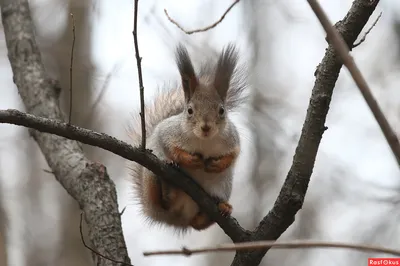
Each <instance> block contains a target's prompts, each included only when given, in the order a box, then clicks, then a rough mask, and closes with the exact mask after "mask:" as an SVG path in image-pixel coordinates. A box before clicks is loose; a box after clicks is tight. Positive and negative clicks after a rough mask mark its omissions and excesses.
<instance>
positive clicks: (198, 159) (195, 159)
mask: <svg viewBox="0 0 400 266" xmlns="http://www.w3.org/2000/svg"><path fill="white" fill-rule="evenodd" d="M183 164H184V165H185V166H186V167H190V168H192V169H200V168H203V167H204V160H203V155H201V154H200V153H187V154H186V155H185V160H184V162H183Z"/></svg>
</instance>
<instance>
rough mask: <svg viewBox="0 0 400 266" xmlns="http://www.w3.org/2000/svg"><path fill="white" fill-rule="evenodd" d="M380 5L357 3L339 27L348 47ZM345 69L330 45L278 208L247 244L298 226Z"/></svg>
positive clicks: (244, 260) (249, 261)
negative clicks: (330, 105) (336, 91)
mask: <svg viewBox="0 0 400 266" xmlns="http://www.w3.org/2000/svg"><path fill="white" fill-rule="evenodd" d="M378 2H379V1H375V2H374V3H371V2H370V1H365V0H355V1H354V2H353V5H352V7H351V8H350V10H349V12H348V13H347V14H346V16H345V17H344V19H343V20H342V21H341V22H340V23H338V29H339V32H340V33H341V34H342V35H343V38H344V39H345V41H346V42H347V43H348V44H353V43H354V41H355V40H356V38H357V36H358V35H359V34H360V32H361V30H362V28H363V27H364V26H365V24H366V23H367V22H368V19H369V17H370V16H371V14H372V13H373V11H374V10H375V7H376V5H377V4H378ZM342 65H343V63H342V61H341V60H340V58H339V56H338V55H337V54H336V52H335V49H334V48H333V47H332V45H329V47H328V49H327V50H326V52H325V56H324V58H323V59H322V62H321V63H320V65H319V67H318V70H317V71H316V81H315V84H314V88H313V90H312V93H311V98H310V102H309V105H308V109H307V114H306V118H305V122H304V124H303V128H302V131H301V135H300V139H299V142H298V145H297V148H296V151H295V154H294V156H293V163H292V166H291V168H290V170H289V172H288V174H287V177H286V180H285V182H284V184H283V186H282V189H281V191H280V193H279V196H278V198H277V199H276V201H275V204H274V207H273V208H272V210H271V211H270V212H269V213H268V215H266V216H265V217H264V218H263V219H262V220H261V222H260V223H259V225H258V228H257V229H256V230H255V231H254V232H253V233H252V234H251V237H250V239H247V240H246V241H258V240H276V239H278V238H279V237H280V236H281V234H282V233H283V232H285V231H286V229H287V228H288V227H289V226H290V225H291V224H292V223H293V222H294V220H295V215H296V214H297V212H298V211H299V210H300V209H301V208H302V206H303V202H304V197H305V194H306V192H307V188H308V184H309V182H310V178H311V174H312V172H313V168H314V164H315V159H316V156H317V152H318V148H319V144H320V142H321V139H322V134H323V133H324V131H325V130H326V129H327V127H326V126H325V121H326V116H327V114H328V110H329V104H330V102H331V98H332V94H333V89H334V87H335V83H336V80H337V78H338V77H339V72H340V69H341V67H342ZM267 251H268V248H266V249H263V250H254V251H240V252H237V253H236V256H235V259H234V261H233V263H232V265H234V266H239V265H259V264H260V262H261V259H262V258H263V257H264V255H265V253H266V252H267Z"/></svg>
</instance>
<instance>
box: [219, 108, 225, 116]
mask: <svg viewBox="0 0 400 266" xmlns="http://www.w3.org/2000/svg"><path fill="white" fill-rule="evenodd" d="M218 113H219V115H224V113H225V109H224V107H222V106H221V107H220V108H219V111H218Z"/></svg>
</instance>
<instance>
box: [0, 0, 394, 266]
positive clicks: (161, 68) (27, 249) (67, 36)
mask: <svg viewBox="0 0 400 266" xmlns="http://www.w3.org/2000/svg"><path fill="white" fill-rule="evenodd" d="M231 3H232V0H220V1H211V0H191V1H182V0H163V1H159V0H146V1H140V2H139V26H138V27H139V28H138V34H139V35H138V36H139V47H140V54H141V56H142V57H143V61H142V66H143V75H144V87H145V97H146V99H150V98H151V97H152V96H153V95H154V92H155V89H156V88H157V87H158V86H168V85H171V84H173V83H174V82H176V81H178V71H177V69H176V66H175V63H174V54H173V51H174V48H175V45H176V44H177V43H178V42H179V41H182V42H184V43H185V44H187V45H188V47H189V51H190V53H191V54H192V55H193V60H194V62H195V63H196V64H197V63H199V62H200V60H201V59H202V58H204V56H210V55H213V54H215V53H216V52H218V51H220V49H221V48H222V46H223V45H225V44H227V43H228V42H231V41H232V42H235V43H236V44H237V45H238V47H239V49H240V52H241V55H242V60H243V62H247V63H248V67H249V72H250V73H251V79H250V82H251V89H252V99H251V102H250V104H249V108H247V109H246V112H243V113H240V114H235V116H234V118H235V120H236V121H237V122H238V125H239V128H240V132H241V137H242V143H243V145H244V150H243V153H242V155H241V157H240V161H239V164H238V166H237V171H236V176H235V183H234V189H233V195H232V200H231V201H232V204H233V207H234V212H233V216H234V217H236V218H237V219H238V221H239V222H240V223H241V225H242V226H243V227H245V228H248V229H253V228H254V227H255V226H256V225H257V224H258V222H259V221H260V220H261V218H262V217H263V216H264V215H265V214H266V213H267V212H268V211H269V210H270V208H271V207H272V204H273V202H274V200H275V199H276V197H277V194H278V192H279V190H280V188H281V185H282V183H283V180H284V178H285V177H286V174H287V171H288V169H289V167H290V165H291V163H292V156H293V154H294V149H295V147H296V145H297V140H298V137H299V134H300V130H301V126H302V123H303V122H304V117H305V114H306V108H307V106H308V103H309V97H310V95H311V89H312V87H313V84H314V75H313V74H314V71H315V69H316V66H317V65H318V64H319V62H320V60H321V59H322V57H323V54H324V52H325V48H326V47H327V43H326V41H325V32H324V31H323V29H322V27H321V25H320V23H319V22H318V20H317V19H316V17H315V15H314V14H313V13H312V11H311V9H310V7H309V5H308V3H307V2H306V1H305V0H280V1H278V0H253V1H241V2H240V3H239V4H237V5H236V6H235V7H234V8H233V9H232V10H231V12H230V13H229V14H228V15H227V16H226V17H225V19H224V21H223V22H222V23H220V24H219V25H218V26H217V27H216V28H215V29H212V30H210V31H207V32H204V33H197V34H193V35H186V34H185V33H183V32H182V31H180V30H179V29H178V28H177V27H176V26H175V25H173V24H171V23H170V22H169V21H168V19H167V18H166V16H165V14H164V8H165V9H167V10H168V13H169V15H170V16H171V17H172V18H174V19H175V20H176V21H177V22H179V23H180V25H182V26H183V27H184V28H186V29H196V28H201V27H204V26H207V25H209V24H211V23H213V22H214V21H216V20H217V19H218V18H219V17H220V16H221V15H222V14H223V13H224V12H225V10H226V8H227V7H228V6H229V5H230V4H231ZM320 3H321V5H322V7H323V8H324V10H325V11H326V12H327V14H328V15H329V18H330V20H331V22H332V23H336V22H337V21H338V20H340V19H342V18H343V16H344V15H345V14H346V12H347V11H348V9H349V8H350V6H351V3H352V1H350V0H324V1H320ZM30 4H31V10H32V15H33V18H34V21H35V23H36V30H37V35H38V37H37V38H38V39H37V40H38V41H39V44H40V47H41V49H42V50H41V51H42V54H43V56H44V59H45V64H46V68H47V70H48V71H49V73H50V74H51V75H53V76H54V77H56V78H57V79H59V80H60V82H61V85H62V88H63V92H62V99H63V108H64V111H67V110H68V103H69V97H68V88H69V66H70V51H71V44H72V23H71V17H70V15H69V14H70V13H73V14H74V18H75V24H76V46H75V56H74V67H73V80H74V81H73V111H72V122H73V123H74V124H77V125H79V126H83V127H87V128H90V129H94V130H97V131H101V132H105V133H108V134H110V135H113V136H115V137H117V138H119V139H122V140H125V141H129V136H128V131H127V129H128V127H129V125H130V120H131V117H132V114H133V113H134V112H136V111H137V110H138V107H139V88H138V82H137V69H136V61H135V52H134V45H133V37H132V26H133V10H134V9H133V1H132V0H120V1H118V2H114V1H106V0H69V1H68V0H32V1H30ZM381 11H382V12H383V13H382V17H381V18H380V20H379V22H378V23H377V25H376V26H375V27H374V28H373V30H372V31H371V32H370V33H369V35H368V36H367V38H366V41H365V42H364V43H362V44H361V45H360V46H359V47H357V48H355V50H354V52H353V56H354V58H355V60H356V63H357V64H358V66H359V67H360V69H361V71H362V72H363V74H364V76H365V77H366V79H367V81H368V82H369V85H370V86H371V88H372V90H373V94H374V95H375V97H376V99H377V100H378V102H379V103H380V105H381V106H382V109H383V110H384V112H385V114H386V115H387V117H388V119H389V121H390V123H391V124H392V125H393V128H394V129H395V131H396V132H400V93H399V91H398V90H399V84H400V42H399V41H400V2H399V1H397V0H382V1H381V2H380V4H379V5H378V8H377V10H376V11H375V13H374V14H373V15H372V17H371V19H370V21H369V23H368V24H367V26H366V27H365V28H364V30H363V32H365V31H366V30H367V29H368V28H369V27H370V26H371V24H372V23H373V22H374V21H375V20H376V18H377V17H378V15H379V13H380V12H381ZM362 35H363V33H362V34H361V36H362ZM0 52H1V54H0V60H1V63H0V67H1V71H0V73H1V74H0V81H1V83H2V84H3V85H2V86H1V88H0V109H7V108H16V109H20V110H24V109H23V108H24V107H23V104H22V102H21V100H20V98H19V95H18V92H17V89H16V88H15V85H14V84H13V81H12V72H11V68H10V64H9V61H8V58H7V50H6V46H5V42H4V35H2V37H1V48H0ZM326 125H327V126H328V128H329V129H328V130H327V131H326V132H325V133H324V136H323V139H322V143H321V146H320V149H319V152H318V156H317V161H316V166H315V168H314V173H313V176H312V178H311V184H310V187H309V190H308V193H307V196H306V202H305V204H304V207H303V209H302V210H301V211H300V212H299V213H298V215H297V217H296V221H295V223H294V224H293V225H292V226H291V227H290V228H289V229H288V230H287V232H285V234H284V235H283V236H282V237H281V240H282V239H284V240H288V239H315V240H324V241H329V240H332V241H333V240H335V241H345V242H355V243H365V244H374V245H383V246H386V247H392V248H395V247H398V246H399V244H400V238H399V235H400V225H399V223H398V221H399V219H400V212H399V209H398V208H399V204H400V173H399V169H398V166H397V164H396V161H395V159H394V157H393V155H392V154H391V151H390V149H389V147H388V145H387V143H386V141H385V139H384V137H383V134H382V133H381V131H380V129H379V127H378V125H377V123H376V121H375V120H374V118H373V116H372V114H371V113H370V111H369V109H368V108H367V105H366V104H365V102H364V100H363V98H362V97H361V94H360V93H359V91H358V89H357V87H356V86H355V83H354V81H353V80H352V79H351V77H350V75H349V73H348V71H347V70H346V69H343V70H342V71H341V75H340V77H339V80H338V82H337V84H336V88H335V92H334V97H333V100H332V104H331V109H330V113H329V114H328V119H327V123H326ZM84 149H85V152H86V154H87V156H88V158H89V159H92V160H95V161H100V162H102V163H104V164H105V165H106V167H107V168H108V171H109V174H110V176H111V177H112V178H113V180H114V181H115V182H116V185H117V191H118V197H119V206H120V209H121V210H122V209H123V208H124V207H127V208H126V210H125V212H124V214H123V216H122V222H123V229H124V234H125V239H126V242H127V245H128V250H129V255H130V257H131V260H132V263H133V264H134V265H141V266H144V265H176V266H178V265H191V266H192V265H193V266H194V265H216V264H217V263H218V264H220V265H229V264H230V262H231V261H232V258H233V255H234V254H233V253H219V254H207V255H196V256H192V257H189V258H187V257H183V256H168V257H167V256H164V257H163V256H154V257H143V256H142V252H143V251H150V250H156V249H161V248H164V249H165V248H171V247H177V248H179V247H181V246H182V245H186V246H189V247H197V246H204V245H213V244H218V243H226V242H228V243H230V242H231V240H230V239H229V238H228V237H227V236H225V235H224V233H223V231H222V230H221V229H220V228H219V227H218V226H217V225H214V226H213V227H211V228H210V229H208V230H207V231H205V232H201V233H199V232H193V233H190V234H188V235H186V236H184V237H181V236H177V235H175V234H173V232H172V231H169V230H167V229H164V228H160V227H150V226H149V225H148V224H146V223H145V222H144V218H143V217H142V216H140V215H139V214H138V209H137V206H135V204H133V197H134V195H133V192H132V187H131V184H130V181H129V170H128V168H127V162H126V161H125V160H124V159H121V158H119V157H117V156H115V155H113V154H111V153H109V152H106V151H103V150H100V149H98V148H93V147H89V146H86V145H85V146H84ZM48 170H50V169H49V168H48V166H47V164H46V162H45V160H44V157H43V155H42V154H41V152H40V150H39V149H38V146H37V144H36V143H35V142H34V141H33V140H32V139H31V138H30V137H29V134H28V131H27V129H26V128H23V127H16V126H12V125H6V124H0V181H1V182H0V188H1V194H0V196H1V197H0V203H1V204H0V207H1V208H0V218H1V217H2V219H1V220H0V232H1V234H0V236H1V237H2V239H1V240H0V254H2V253H4V251H5V249H6V250H7V254H8V260H9V262H8V265H13V266H14V265H15V266H25V265H31V266H39V265H59V266H81V265H89V261H90V253H89V252H88V251H87V250H86V249H85V247H84V246H83V245H82V242H81V240H80V234H79V220H80V216H79V215H80V211H79V208H78V205H77V204H76V202H74V201H73V200H72V198H71V197H70V196H69V195H68V194H67V193H66V192H65V191H64V189H63V188H62V187H61V186H60V185H59V184H58V183H57V181H56V180H55V178H54V176H53V175H52V174H51V173H49V172H48ZM4 243H6V245H4ZM379 255H382V254H366V253H359V252H356V251H350V250H339V249H335V250H333V249H303V250H301V249H296V250H270V251H269V252H268V253H267V255H266V256H265V258H264V259H263V262H262V265H283V266H285V265H287V266H289V265H294V264H296V265H304V266H305V265H321V263H324V264H325V265H366V263H367V260H366V259H367V258H368V257H371V256H379ZM0 258H4V256H1V255H0ZM0 265H6V262H5V261H4V260H3V261H0Z"/></svg>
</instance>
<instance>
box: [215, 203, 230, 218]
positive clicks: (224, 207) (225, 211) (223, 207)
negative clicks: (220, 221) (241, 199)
mask: <svg viewBox="0 0 400 266" xmlns="http://www.w3.org/2000/svg"><path fill="white" fill-rule="evenodd" d="M218 209H219V211H220V212H221V214H222V216H225V217H227V216H230V215H231V214H232V209H233V208H232V205H230V204H229V203H228V202H220V203H218Z"/></svg>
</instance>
